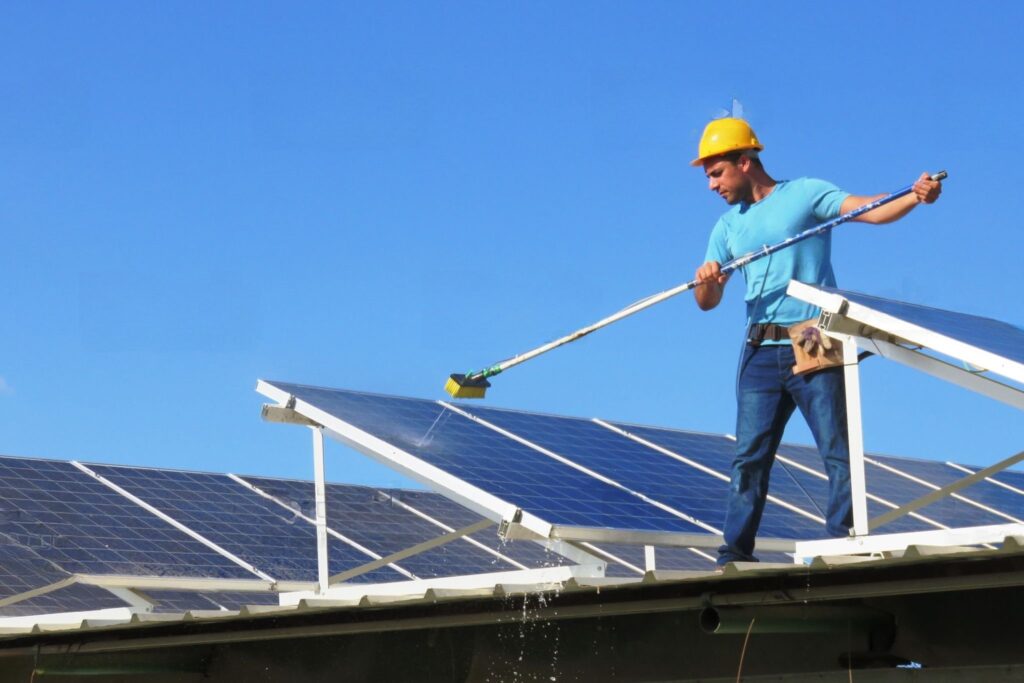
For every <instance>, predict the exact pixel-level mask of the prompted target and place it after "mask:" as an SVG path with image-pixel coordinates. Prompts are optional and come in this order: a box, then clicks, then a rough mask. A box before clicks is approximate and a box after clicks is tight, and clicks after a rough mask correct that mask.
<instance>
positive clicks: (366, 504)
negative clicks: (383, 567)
mask: <svg viewBox="0 0 1024 683" xmlns="http://www.w3.org/2000/svg"><path fill="white" fill-rule="evenodd" d="M243 479H244V480H245V481H247V482H249V483H250V484H252V485H254V486H256V487H258V488H259V489H260V490H261V491H264V492H265V493H267V494H269V495H272V496H274V498H276V499H278V500H280V501H282V502H284V503H286V504H287V505H288V506H289V507H291V508H292V509H294V510H295V511H296V512H297V513H299V514H300V515H303V516H304V517H305V518H308V519H312V518H314V517H315V516H316V507H315V505H316V501H315V498H314V493H315V491H314V487H313V484H312V482H308V481H294V480H284V479H264V478H260V477H243ZM281 510H282V512H284V508H281ZM479 520H480V518H479V517H477V518H476V519H475V520H474V521H479ZM303 521H304V520H303V518H302V517H296V518H295V523H296V524H298V523H300V522H303ZM305 523H306V524H308V522H305ZM472 523H473V522H470V524H472ZM327 526H328V528H330V529H333V530H335V531H337V532H338V533H341V534H343V535H344V536H346V537H347V538H350V539H352V540H353V541H355V542H356V543H359V544H360V545H362V546H365V547H366V548H369V549H370V550H372V551H374V552H375V553H377V554H379V555H381V556H382V557H383V556H387V555H390V554H392V553H396V552H399V551H401V550H405V549H406V548H410V547H412V546H414V545H417V544H419V543H423V542H425V541H430V540H432V539H435V538H437V537H438V536H442V535H444V534H445V533H447V532H446V531H445V530H444V529H442V528H441V527H438V526H437V525H435V524H431V523H430V522H428V521H427V520H425V519H422V518H420V517H417V516H416V515H414V514H413V513H412V512H409V511H408V510H406V509H405V508H404V507H402V506H401V505H399V504H397V503H396V502H394V501H393V500H392V499H391V497H390V496H388V495H386V494H383V493H381V492H378V491H377V490H375V489H373V488H370V487H365V486H346V485H341V484H328V485H327ZM466 526H468V525H466ZM490 532H491V534H492V535H494V536H497V528H496V527H494V528H492V529H491V530H490ZM399 564H400V565H401V567H402V568H403V569H406V570H408V571H410V572H412V573H413V574H415V575H416V576H417V577H419V578H421V579H429V578H436V577H440V576H459V575H462V574H482V573H486V572H504V571H513V570H515V569H517V567H516V566H515V565H512V564H509V563H508V562H505V561H503V560H501V559H499V558H497V557H495V556H494V555H492V554H490V553H488V552H486V551H484V550H481V549H480V548H478V547H476V546H474V545H472V544H470V543H467V542H466V541H464V540H456V541H453V542H451V543H448V544H445V545H443V546H440V547H437V548H433V549H431V550H427V551H424V552H422V553H418V554H416V555H412V556H410V557H407V558H405V559H403V560H400V561H399Z"/></svg>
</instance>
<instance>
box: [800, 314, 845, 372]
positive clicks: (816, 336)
mask: <svg viewBox="0 0 1024 683" xmlns="http://www.w3.org/2000/svg"><path fill="white" fill-rule="evenodd" d="M789 338H790V341H792V342H793V355H794V356H795V358H796V365H794V366H793V374H794V375H806V374H809V373H812V372H817V371H818V370H824V369H825V368H834V367H836V366H839V365H842V364H843V347H842V345H841V344H840V343H839V342H837V341H834V340H832V339H829V338H828V337H827V336H826V335H825V334H824V333H822V331H821V330H820V329H818V319H817V318H812V319H811V320H805V321H804V322H802V323H797V324H796V325H792V326H790V328H789Z"/></svg>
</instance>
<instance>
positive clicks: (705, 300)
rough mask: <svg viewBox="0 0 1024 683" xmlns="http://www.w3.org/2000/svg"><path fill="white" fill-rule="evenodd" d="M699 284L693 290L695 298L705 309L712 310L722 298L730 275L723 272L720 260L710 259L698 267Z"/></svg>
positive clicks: (701, 307) (702, 308)
mask: <svg viewBox="0 0 1024 683" xmlns="http://www.w3.org/2000/svg"><path fill="white" fill-rule="evenodd" d="M696 280H697V283H698V286H697V287H695V288H694V290H693V298H694V299H696V300H697V306H699V307H700V309H701V310H703V311H710V310H711V309H712V308H714V307H715V306H717V305H718V302H720V301H721V300H722V291H723V290H724V289H725V283H726V282H728V280H729V275H728V274H726V273H723V272H722V266H721V264H719V263H718V261H708V262H707V263H705V264H704V265H702V266H701V267H700V268H698V269H697V277H696Z"/></svg>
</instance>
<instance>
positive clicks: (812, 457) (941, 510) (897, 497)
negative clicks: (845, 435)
mask: <svg viewBox="0 0 1024 683" xmlns="http://www.w3.org/2000/svg"><path fill="white" fill-rule="evenodd" d="M779 450H780V452H784V453H785V454H786V455H787V456H788V457H791V458H793V459H794V460H796V461H798V462H800V463H801V464H803V465H807V466H810V465H812V464H814V463H818V462H820V459H819V458H818V453H817V451H815V450H814V449H811V448H807V447H801V446H794V445H791V444H787V445H785V446H783V447H781V448H780V449H779ZM869 457H870V458H871V459H872V460H883V459H882V458H878V457H876V456H869ZM900 462H901V463H906V462H908V461H906V460H901V461H900ZM936 464H938V463H936ZM865 476H866V479H867V488H868V492H869V493H871V494H874V495H875V496H878V497H879V498H882V499H885V500H887V501H889V502H891V503H893V504H895V505H897V506H899V505H903V504H905V503H909V502H911V501H913V500H916V499H917V498H920V497H921V496H923V495H925V494H927V493H930V492H931V490H932V489H929V488H928V487H926V486H923V485H921V484H918V483H916V482H914V481H911V480H909V479H907V478H905V477H902V476H900V475H899V474H897V473H894V472H891V471H889V470H887V469H884V468H881V467H878V466H877V465H873V464H872V463H871V462H870V461H869V462H867V463H866V471H865ZM868 509H869V513H870V517H876V516H878V515H880V514H883V513H884V512H888V511H889V510H891V509H892V508H888V507H881V506H878V505H877V504H870V505H869V508H868ZM918 513H919V514H920V515H922V516H923V517H926V518H927V519H930V520H934V521H935V522H937V523H938V524H940V525H943V526H947V527H965V526H981V525H985V524H1005V523H1006V522H1007V521H1008V520H1006V519H1005V518H1000V517H997V516H995V515H993V514H991V513H988V512H985V511H984V510H980V509H978V508H976V507H973V506H971V505H968V504H966V503H963V502H961V501H958V500H956V499H952V498H943V499H941V500H939V501H936V502H934V503H932V504H930V505H928V506H926V507H924V508H921V509H920V510H918ZM934 528H937V527H936V525H934V524H928V523H927V522H921V521H920V520H919V519H917V520H916V521H915V518H912V517H902V518H897V519H896V520H893V521H892V522H889V523H888V524H886V525H885V526H884V527H881V531H882V532H884V533H896V532H900V531H919V530H924V529H934Z"/></svg>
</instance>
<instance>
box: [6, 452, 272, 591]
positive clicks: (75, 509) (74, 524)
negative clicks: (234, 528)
mask: <svg viewBox="0 0 1024 683" xmlns="http://www.w3.org/2000/svg"><path fill="white" fill-rule="evenodd" d="M0 508H2V514H0V532H3V533H5V534H7V535H8V536H10V537H11V538H12V539H13V540H14V541H16V542H17V543H19V544H21V545H24V546H27V547H30V548H32V549H33V550H34V551H35V552H37V553H38V554H39V555H40V556H42V557H44V558H46V559H47V560H50V561H52V562H55V563H57V564H58V565H60V566H61V567H62V568H63V569H65V570H67V571H69V572H74V573H87V574H142V575H157V576H162V575H168V574H173V575H180V576H207V577H217V578H250V577H251V576H252V574H250V573H249V572H247V571H245V570H244V569H242V568H241V567H238V566H237V565H235V564H234V563H232V562H231V561H229V560H227V559H226V558H224V557H222V556H221V555H219V554H217V553H216V552H214V551H213V550H210V549H209V548H206V547H205V546H203V545H202V544H200V543H198V542H197V541H194V540H192V539H190V538H188V536H186V535H185V534H183V533H182V532H180V531H178V530H177V529H175V528H173V527H172V526H170V525H168V524H167V523H166V522H164V521H162V520H160V519H158V518H157V517H155V516H154V515H152V514H151V513H149V512H147V511H146V510H143V509H142V508H140V507H139V506H137V505H135V504H134V503H132V502H131V501H129V500H127V499H125V498H124V497H123V496H121V495H119V494H118V493H116V492H114V491H112V490H110V489H109V488H108V487H106V486H104V485H103V484H101V483H100V482H97V481H95V480H94V479H92V478H91V477H89V476H88V475H86V474H85V473H83V472H81V471H80V470H78V469H77V468H75V467H74V466H73V465H71V464H70V463H67V462H58V461H51V460H36V459H22V458H11V457H0Z"/></svg>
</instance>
